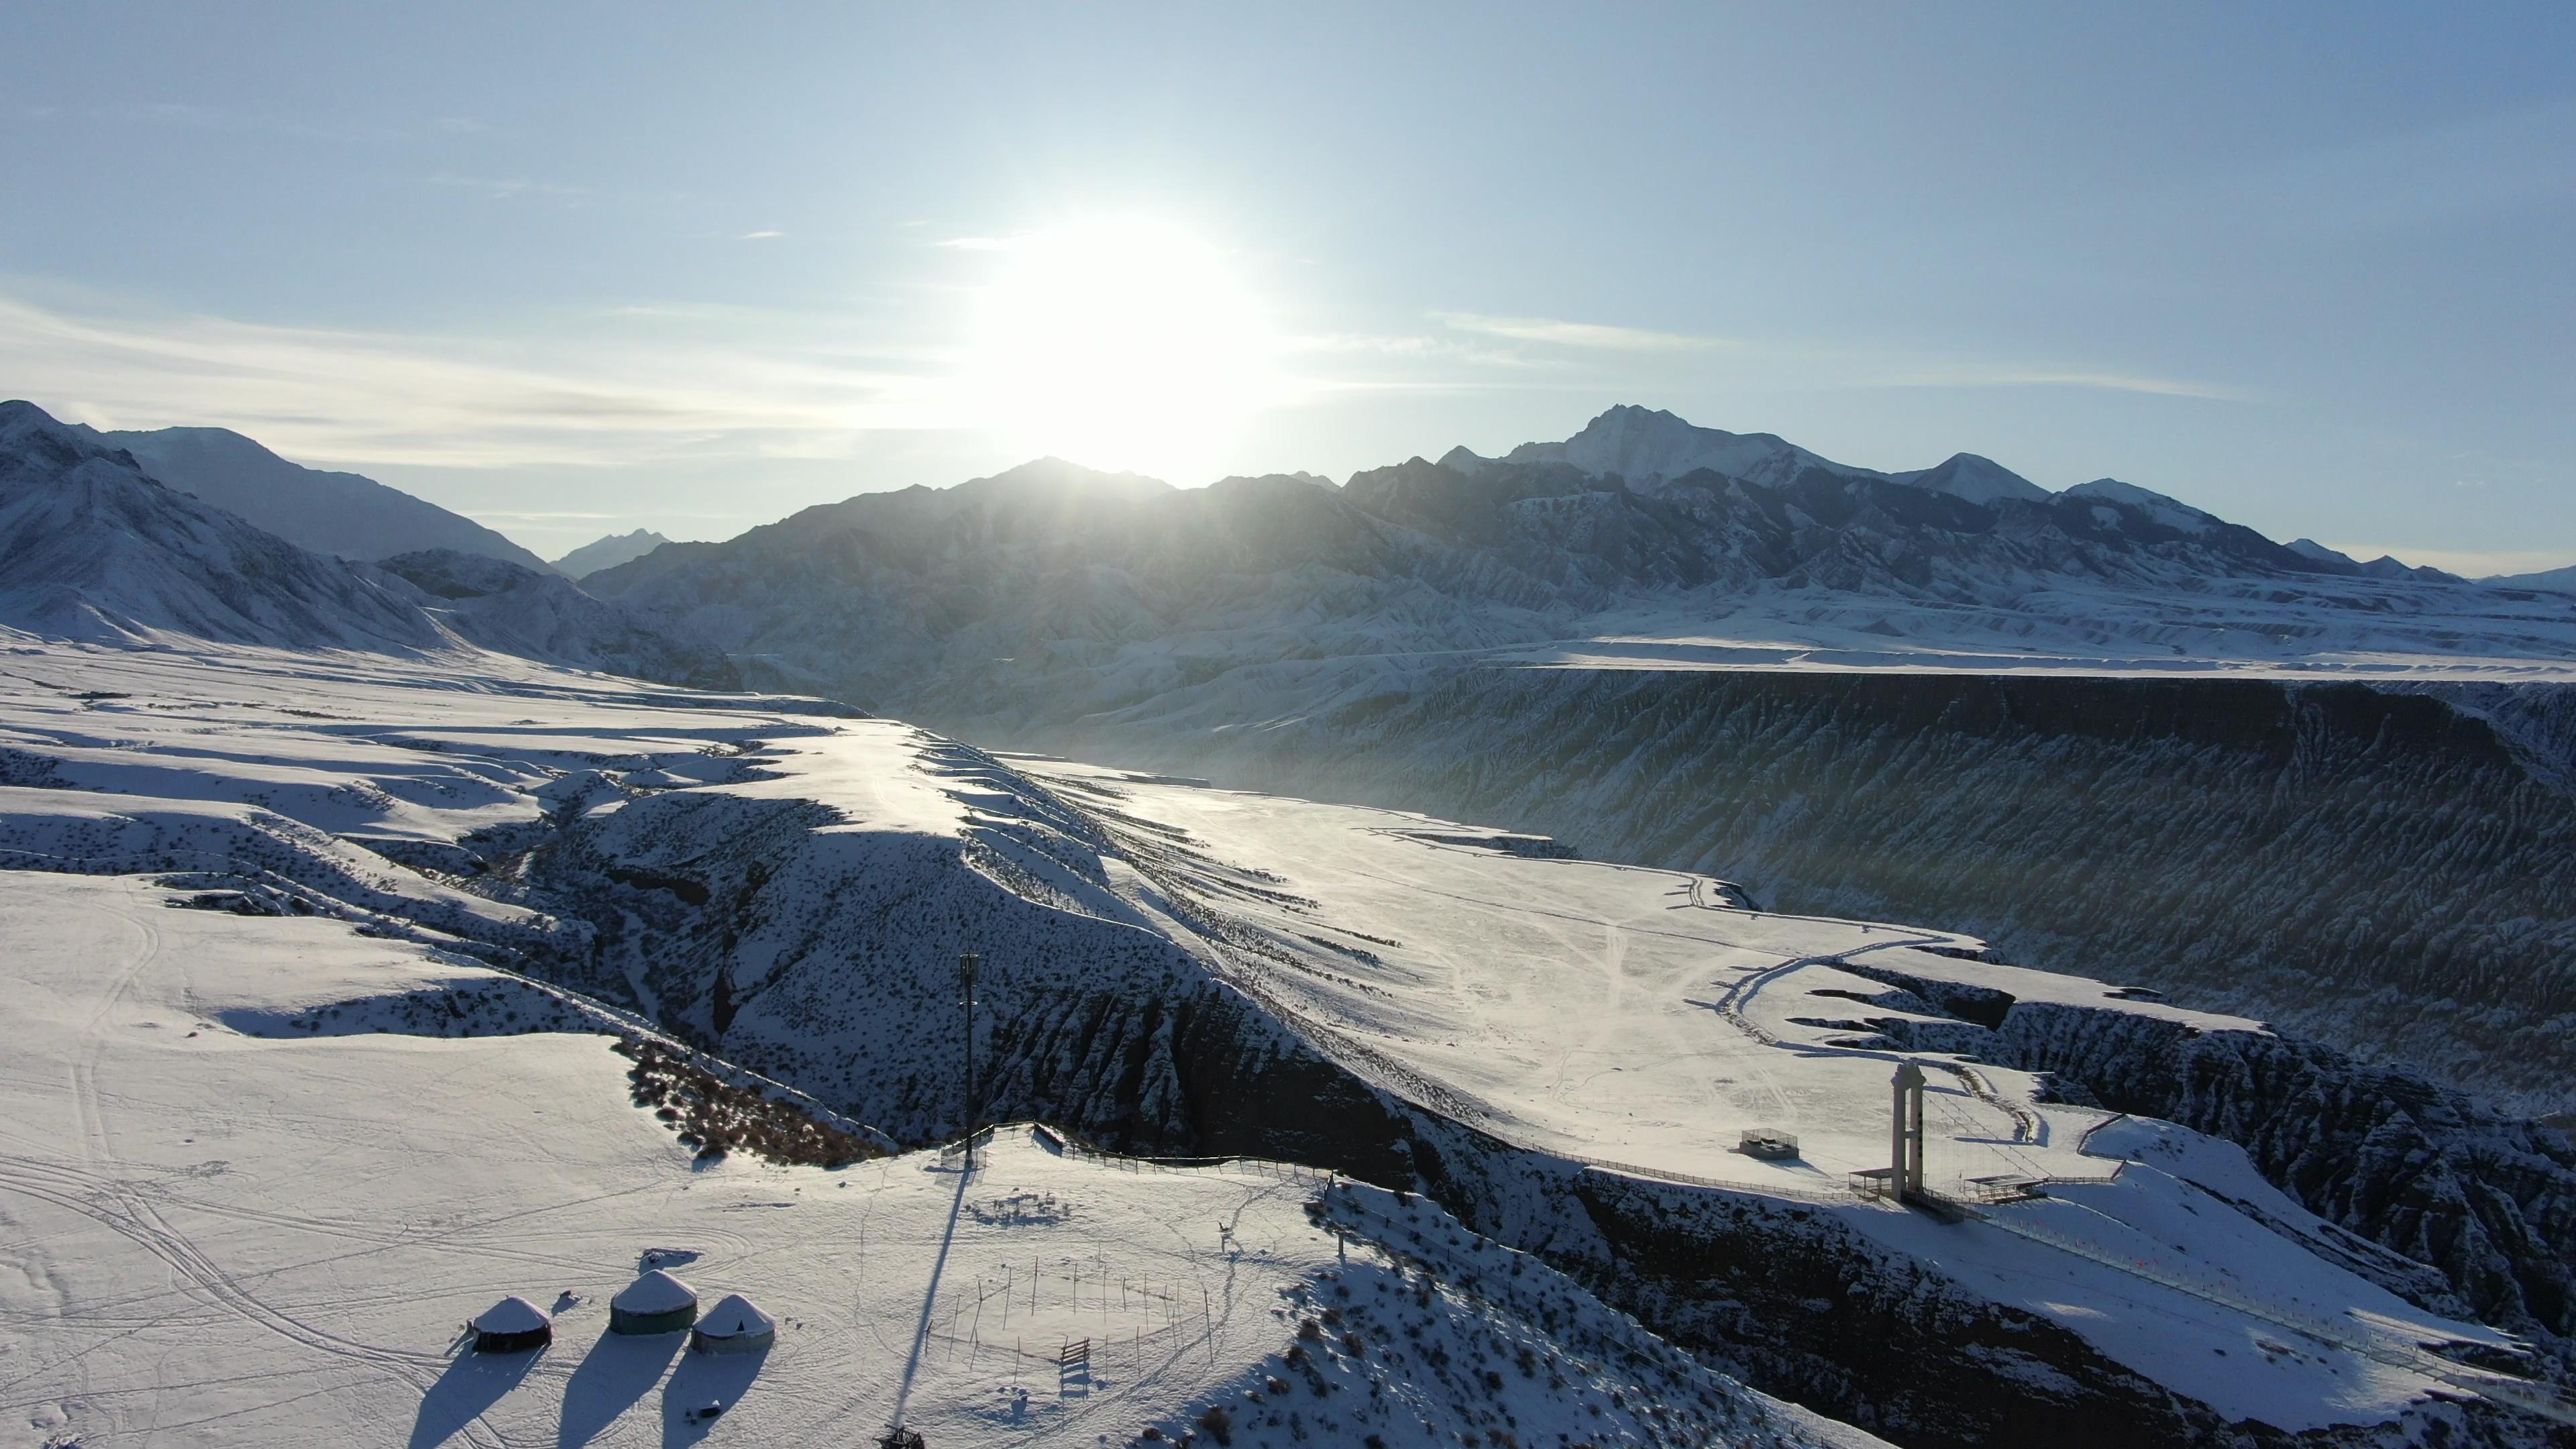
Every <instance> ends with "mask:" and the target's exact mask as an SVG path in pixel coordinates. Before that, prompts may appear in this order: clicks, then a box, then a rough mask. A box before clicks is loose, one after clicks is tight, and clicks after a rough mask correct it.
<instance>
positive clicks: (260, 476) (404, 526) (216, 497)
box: [65, 423, 547, 569]
mask: <svg viewBox="0 0 2576 1449" xmlns="http://www.w3.org/2000/svg"><path fill="white" fill-rule="evenodd" d="M65 426H66V427H67V428H68V429H69V430H70V431H72V432H74V433H77V434H79V435H81V436H84V437H88V438H91V439H94V440H96V441H98V442H100V443H104V444H105V445H107V446H108V447H109V448H111V449H114V448H122V449H124V450H125V451H126V452H129V453H132V454H133V455H134V458H135V461H136V462H138V463H140V464H142V465H143V468H144V471H145V472H148V473H150V474H151V475H152V476H153V477H154V478H156V479H158V480H160V481H161V482H162V483H165V484H167V485H169V486H170V487H172V488H175V489H177V490H179V491H180V492H182V493H187V494H192V495H194V496H195V497H197V498H199V499H202V500H204V501H205V502H208V503H211V504H213V505H214V506H216V507H217V508H220V509H222V510H224V511H225V512H226V513H231V514H235V515H238V516H239V517H242V518H246V519H248V520H250V521H251V522H252V523H254V524H257V525H258V526H259V527H261V528H263V529H266V530H267V531H268V532H270V533H273V534H276V535H277V536H278V537H280V538H282V539H285V540H287V541H288V542H289V543H293V544H297V545H300V546H301V547H304V548H309V549H311V550H313V551H314V552H315V553H327V554H335V555H337V556H339V557H341V558H345V559H357V560H373V559H382V558H391V557H393V556H394V555H395V554H398V553H411V552H414V551H416V550H419V549H424V548H447V549H455V550H457V551H458V552H461V553H476V554H482V555H484V556H486V557H489V558H497V559H503V560H506V561H508V562H510V563H514V564H517V565H519V566H520V567H522V568H531V569H543V568H546V567H547V564H546V562H545V561H544V560H543V559H540V558H538V557H537V556H536V555H535V554H533V553H530V552H529V551H528V550H526V549H524V548H521V547H520V546H519V545H517V544H515V543H512V542H511V541H510V540H509V539H508V538H506V537H504V536H502V535H501V534H499V533H497V532H495V531H493V530H492V529H489V528H486V527H484V526H483V525H482V524H479V523H476V522H475V521H474V520H472V519H470V518H466V517H464V516H462V515H460V514H455V513H450V512H449V511H447V510H446V509H444V508H441V507H439V506H438V505H437V504H435V503H431V502H429V501H427V500H426V499H420V498H415V497H413V496H412V495H410V494H408V493H405V492H403V491H402V490H400V489H398V488H389V487H387V486H385V485H384V484H382V483H379V482H377V481H375V480H374V479H372V478H366V477H361V476H360V475H358V474H356V473H334V472H326V471H324V470H322V469H319V468H307V467H304V466H302V465H301V464H297V463H290V462H288V461H287V460H285V459H284V458H281V457H279V456H277V455H276V454H275V453H272V452H270V451H269V450H268V449H266V448H264V447H261V446H260V445H259V444H258V443H255V442H253V441H251V440H250V439H248V438H245V437H243V436H242V435H241V434H239V433H236V432H233V431H232V430H231V429H229V428H157V429H153V430H151V431H148V432H143V431H101V430H99V429H95V428H90V427H85V426H82V425H80V424H76V423H75V424H66V425H65Z"/></svg>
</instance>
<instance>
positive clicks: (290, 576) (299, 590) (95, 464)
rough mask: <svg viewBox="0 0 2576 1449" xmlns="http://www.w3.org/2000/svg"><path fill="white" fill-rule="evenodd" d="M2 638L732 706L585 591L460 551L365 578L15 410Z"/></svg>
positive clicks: (692, 664) (0, 487)
mask: <svg viewBox="0 0 2576 1449" xmlns="http://www.w3.org/2000/svg"><path fill="white" fill-rule="evenodd" d="M0 626H6V627H8V628H12V629H17V630H22V631H24V632H26V633H28V634H32V635H37V636H40V637H45V638H53V639H83V640H91V641H95V642H99V643H109V644H155V643H167V642H173V641H190V640H193V641H212V642H219V643H227V644H247V645H255V646H261V647H266V648H275V649H307V650H310V649H362V650H373V651H390V652H394V653H398V654H406V655H419V654H428V653H437V652H442V651H447V652H470V650H469V646H471V647H474V648H482V649H490V650H494V651H497V652H500V653H505V654H517V655H521V656H524V657H528V658H533V659H541V660H546V661H548V662H551V663H557V664H564V665H569V666H572V667H575V668H583V669H598V670H603V671H607V672H611V673H620V674H629V675H633V676H636V677H639V678H649V679H656V680H660V681H663V682H666V683H675V684H685V685H689V686H692V687H698V688H713V689H731V688H737V687H739V684H740V679H739V676H738V675H737V674H736V673H735V672H734V670H733V668H732V666H731V665H730V664H729V663H727V662H726V661H725V659H724V656H723V655H722V654H721V653H718V652H716V651H713V650H709V649H706V648H703V647H699V646H693V645H689V644H684V643H682V642H680V641H679V640H677V639H675V638H673V637H672V636H671V635H670V634H669V633H668V631H666V630H665V629H663V628H661V627H660V626H658V625H656V624H655V623H653V622H651V621H649V620H647V619H646V618H645V617H643V616H642V615H640V614H639V613H638V612H637V611H636V610H634V609H633V608H631V607H628V606H624V605H620V604H614V603H609V602H605V601H602V600H599V599H595V598H592V597H591V596H589V595H587V594H584V593H583V592H582V591H581V590H580V589H579V588H577V587H575V586H574V585H573V584H572V583H571V582H570V581H568V580H566V579H564V578H562V577H560V576H558V575H556V574H554V573H552V572H551V571H548V572H543V573H540V572H537V571H534V570H531V569H527V568H523V567H521V566H519V565H518V564H515V563H510V562H507V561H504V560H501V559H495V558H490V557H486V556H483V555H479V554H469V553H460V552H456V551H453V550H425V551H415V552H410V553H404V554H400V555H397V556H396V557H394V558H392V559H389V560H388V561H387V562H386V563H384V564H382V565H374V564H364V563H352V562H350V561H347V560H344V559H340V558H335V557H332V556H329V555H326V554H321V553H316V552H312V551H310V550H307V549H304V548H301V547H299V546H297V545H295V544H293V543H290V542H288V541H286V540H285V539H282V538H279V537H277V536H276V535H275V534H272V533H269V532H267V531H265V530H263V529H260V528H258V527H256V526H254V525H252V524H251V523H249V522H247V521H245V520H244V519H242V518H240V517H239V516H237V515H235V514H233V513H231V512H229V511H226V510H224V509H221V508H217V507H214V506H212V505H210V504H208V503H206V502H204V501H203V500H201V499H198V498H195V497H192V496H190V495H188V494H185V493H182V492H180V491H178V490H177V489H175V488H171V487H168V486H166V485H164V484H162V483H160V482H158V481H156V480H155V479H153V478H152V477H150V476H149V475H147V474H146V473H145V472H144V471H143V469H142V468H141V467H140V466H139V465H138V464H137V463H136V461H135V459H134V456H133V455H132V454H131V453H129V452H127V451H126V450H124V449H122V448H114V447H111V446H109V445H108V444H107V443H105V442H103V441H100V440H99V438H98V436H97V435H95V434H93V433H91V432H89V431H88V430H86V429H74V428H69V427H66V426H64V425H62V424H60V423H57V422H55V421H54V420H53V419H52V418H50V417H48V416H46V415H45V413H44V412H43V411H42V410H41V409H39V408H37V407H36V406H35V405H33V404H31V403H25V402H7V403H0Z"/></svg>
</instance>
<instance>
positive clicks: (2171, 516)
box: [2059, 478, 2220, 533]
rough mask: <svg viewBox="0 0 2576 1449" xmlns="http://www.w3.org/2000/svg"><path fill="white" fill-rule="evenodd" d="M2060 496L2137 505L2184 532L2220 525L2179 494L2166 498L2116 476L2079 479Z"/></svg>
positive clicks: (2131, 506)
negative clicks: (2084, 481) (2088, 480)
mask: <svg viewBox="0 0 2576 1449" xmlns="http://www.w3.org/2000/svg"><path fill="white" fill-rule="evenodd" d="M2059 496H2060V497H2063V498H2077V499H2091V500H2096V501H2099V502H2102V503H2116V504H2121V505H2124V506H2126V507H2130V508H2135V509H2140V510H2142V511H2144V512H2145V513H2146V514H2147V515H2148V516H2150V517H2152V518H2153V519H2155V521H2156V522H2158V523H2161V524H2163V525H2164V526H2165V527H2167V528H2173V529H2179V530H2181V531H2182V532H2184V533H2207V532H2209V531H2210V530H2211V529H2212V528H2216V527H2219V526H2220V523H2219V520H2218V518H2217V517H2216V516H2214V515H2212V514H2209V513H2205V512H2202V511H2201V510H2200V509H2197V508H2194V507H2192V506H2191V505H2190V504H2188V503H2185V502H2183V501H2182V500H2181V499H2179V498H2168V497H2166V496H2165V495H2164V494H2162V493H2158V492H2155V491H2153V490H2151V489H2146V488H2141V487H2139V486H2138V485H2137V484H2135V483H2123V482H2121V481H2120V480H2119V479H2117V478H2096V479H2094V480H2093V481H2092V482H2090V483H2078V484H2076V485H2075V486H2074V487H2072V488H2069V489H2067V490H2066V491H2065V492H2064V493H2063V494H2060V495H2059Z"/></svg>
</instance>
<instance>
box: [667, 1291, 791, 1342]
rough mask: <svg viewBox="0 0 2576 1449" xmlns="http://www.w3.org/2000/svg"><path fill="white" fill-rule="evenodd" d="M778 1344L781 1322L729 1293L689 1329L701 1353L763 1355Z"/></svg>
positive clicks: (691, 1339) (754, 1305) (737, 1295)
mask: <svg viewBox="0 0 2576 1449" xmlns="http://www.w3.org/2000/svg"><path fill="white" fill-rule="evenodd" d="M777 1341H778V1320H777V1319H775V1318H772V1317H770V1316H769V1315H768V1314H766V1313H763V1312H761V1311H760V1305H759V1304H756V1303H754V1302H752V1301H751V1300H750V1299H748V1298H745V1297H743V1296H742V1295H741V1294H739V1293H728V1294H726V1295H725V1296H724V1297H723V1298H722V1299H720V1300H718V1301H717V1303H716V1306H715V1307H713V1308H710V1309H708V1310H707V1311H706V1312H705V1313H704V1314H703V1315H701V1316H700V1317H699V1319H698V1323H697V1327H695V1328H692V1329H691V1330H689V1347H690V1348H692V1349H694V1350H696V1351H697V1352H699V1353H763V1352H766V1351H767V1350H768V1348H769V1347H770V1345H772V1344H774V1343H776V1342H777Z"/></svg>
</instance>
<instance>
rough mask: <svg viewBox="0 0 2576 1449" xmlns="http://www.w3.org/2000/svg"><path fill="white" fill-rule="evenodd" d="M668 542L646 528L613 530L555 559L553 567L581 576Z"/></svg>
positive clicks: (609, 566)
mask: <svg viewBox="0 0 2576 1449" xmlns="http://www.w3.org/2000/svg"><path fill="white" fill-rule="evenodd" d="M669 542H670V540H669V539H667V538H664V537H663V536H662V535H660V534H658V533H655V532H653V531H652V530H651V529H648V528H639V529H637V530H635V531H634V532H633V533H612V534H609V535H608V536H607V537H605V538H596V539H593V540H591V541H590V542H588V543H585V544H583V545H582V546H581V547H579V548H577V549H574V550H573V551H572V552H570V553H568V554H565V555H564V556H563V557H562V558H559V559H556V560H555V561H554V564H553V568H554V571H555V572H556V573H559V574H562V575H563V576H564V577H565V578H568V579H579V578H584V577H587V576H589V575H591V574H595V573H597V572H599V571H600V570H601V569H613V568H615V567H617V566H618V565H619V564H622V563H628V562H631V561H633V560H635V559H639V558H642V557H643V556H644V555H646V554H648V553H651V552H652V551H653V550H655V549H657V548H660V547H661V546H662V545H664V544H666V543H669Z"/></svg>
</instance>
